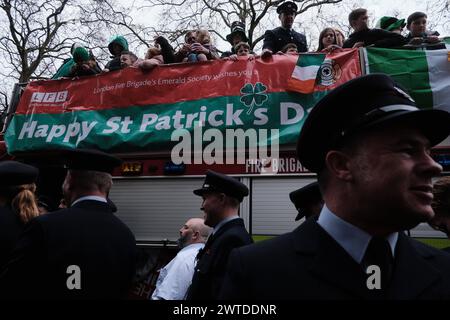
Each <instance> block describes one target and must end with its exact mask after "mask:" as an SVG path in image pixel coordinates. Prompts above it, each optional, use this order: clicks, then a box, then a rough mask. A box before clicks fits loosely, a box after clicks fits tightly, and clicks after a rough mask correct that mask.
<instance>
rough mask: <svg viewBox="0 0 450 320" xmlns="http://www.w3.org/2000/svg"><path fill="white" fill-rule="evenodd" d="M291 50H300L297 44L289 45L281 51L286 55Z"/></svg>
mask: <svg viewBox="0 0 450 320" xmlns="http://www.w3.org/2000/svg"><path fill="white" fill-rule="evenodd" d="M290 48H294V49H297V50H298V48H297V45H296V44H295V43H288V44H287V45H285V46H284V47H283V48H282V49H281V52H283V53H286V52H287V51H288V50H289V49H290Z"/></svg>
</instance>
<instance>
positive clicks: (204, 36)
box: [195, 29, 211, 44]
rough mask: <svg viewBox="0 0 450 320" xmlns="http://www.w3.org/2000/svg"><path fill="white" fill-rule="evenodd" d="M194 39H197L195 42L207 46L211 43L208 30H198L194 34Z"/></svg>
mask: <svg viewBox="0 0 450 320" xmlns="http://www.w3.org/2000/svg"><path fill="white" fill-rule="evenodd" d="M195 37H196V38H197V42H198V43H201V44H207V43H210V42H211V35H210V34H209V31H208V30H205V29H199V30H197V31H196V32H195Z"/></svg>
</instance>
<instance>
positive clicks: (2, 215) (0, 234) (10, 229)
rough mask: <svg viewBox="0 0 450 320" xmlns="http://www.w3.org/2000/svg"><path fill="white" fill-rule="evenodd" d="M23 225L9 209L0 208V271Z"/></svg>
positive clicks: (17, 216)
mask: <svg viewBox="0 0 450 320" xmlns="http://www.w3.org/2000/svg"><path fill="white" fill-rule="evenodd" d="M23 228H24V224H23V223H22V221H21V220H20V218H19V215H18V214H16V213H14V212H13V211H12V210H11V209H10V208H9V207H0V270H1V267H2V266H3V265H4V264H5V263H6V261H7V260H8V257H9V254H10V253H11V251H12V249H13V248H14V246H15V245H16V242H17V240H18V239H19V236H20V234H21V233H22V231H23Z"/></svg>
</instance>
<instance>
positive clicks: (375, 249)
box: [362, 237, 394, 296]
mask: <svg viewBox="0 0 450 320" xmlns="http://www.w3.org/2000/svg"><path fill="white" fill-rule="evenodd" d="M393 260H394V259H393V256H392V250H391V246H390V245H389V242H388V241H387V240H386V239H384V238H380V237H372V239H371V240H370V242H369V245H368V246H367V249H366V253H365V255H364V258H363V260H362V265H363V267H364V269H365V271H366V270H367V268H368V267H369V266H371V265H376V266H378V267H379V268H380V272H381V290H380V289H373V290H371V291H373V293H374V294H376V295H380V294H381V295H382V296H384V295H385V294H386V290H387V289H388V287H389V282H390V280H391V276H392V268H393V263H394V261H393ZM368 276H369V275H368Z"/></svg>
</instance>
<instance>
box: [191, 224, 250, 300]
mask: <svg viewBox="0 0 450 320" xmlns="http://www.w3.org/2000/svg"><path fill="white" fill-rule="evenodd" d="M252 242H253V240H252V238H251V237H250V235H249V234H248V232H247V230H246V229H245V226H244V221H243V220H242V219H234V220H231V221H229V222H227V223H225V224H224V225H223V226H222V227H221V228H220V229H219V230H217V232H216V233H215V234H214V235H211V236H210V238H209V239H208V241H207V242H206V244H205V247H204V248H203V249H202V250H201V251H200V252H199V254H198V256H197V257H198V259H199V260H198V262H197V265H196V267H195V272H194V276H193V278H192V284H191V286H190V288H189V291H188V295H187V299H188V300H217V298H218V296H219V292H220V288H221V286H222V283H223V278H224V275H225V268H226V266H227V261H228V256H229V254H230V252H231V250H232V249H234V248H238V247H242V246H244V245H247V244H251V243H252Z"/></svg>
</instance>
